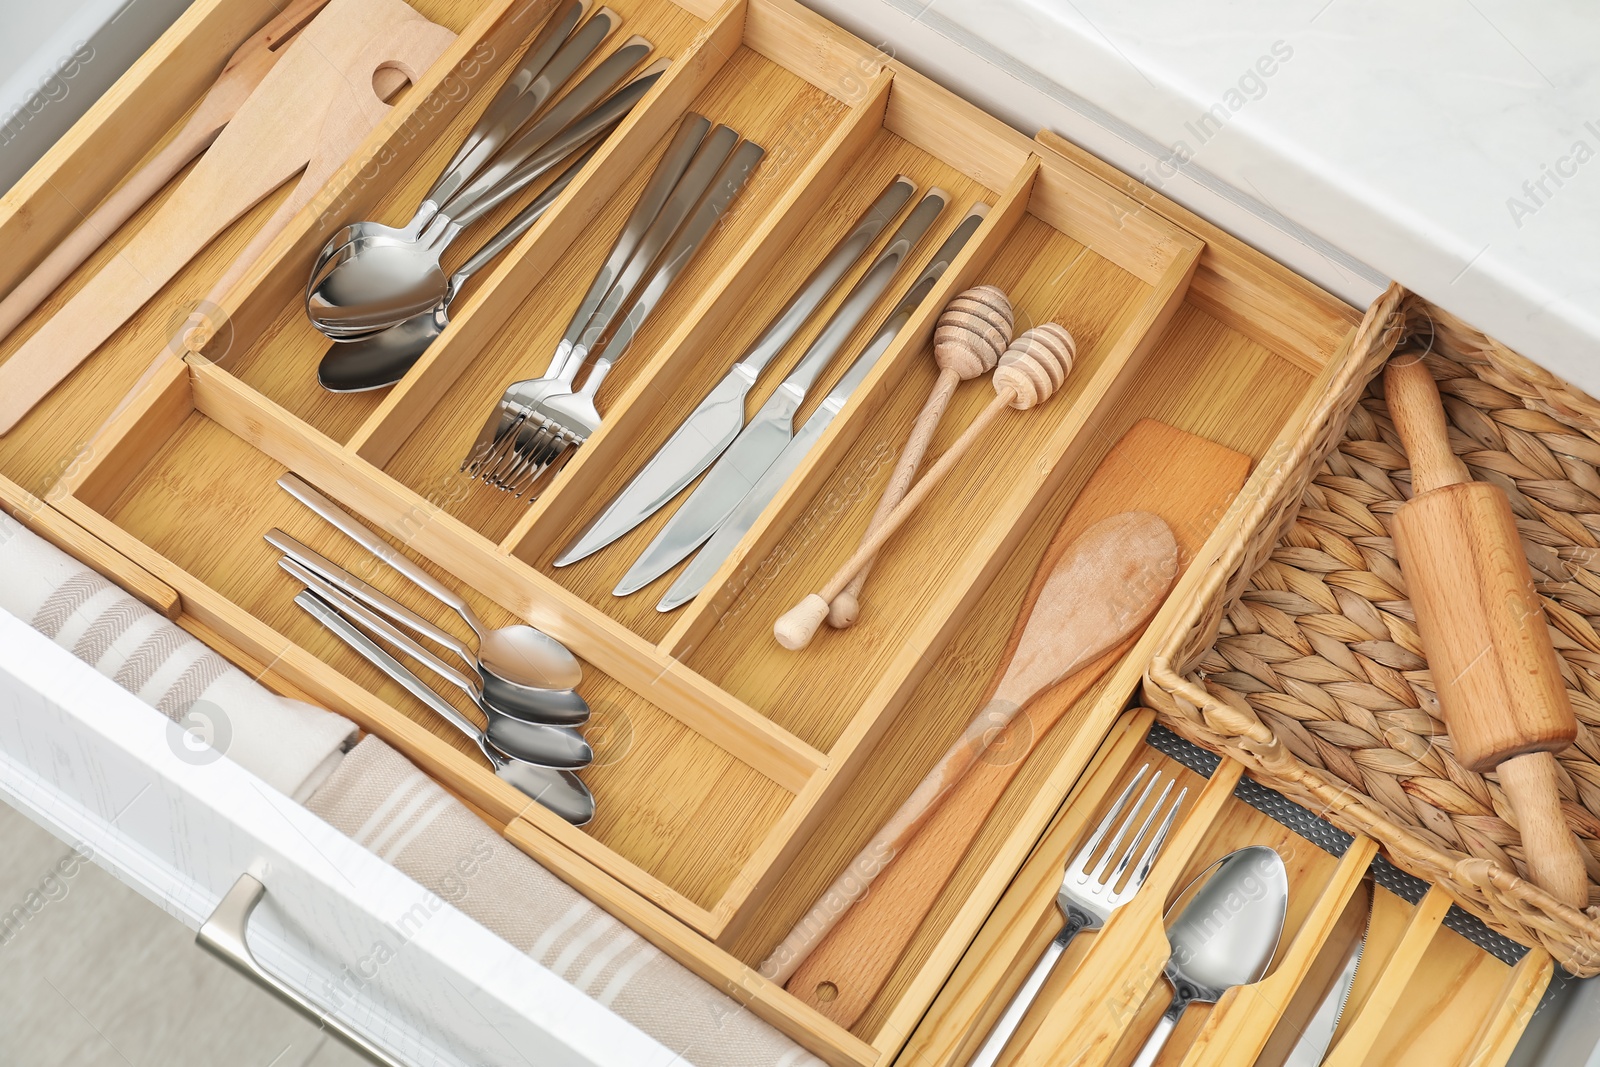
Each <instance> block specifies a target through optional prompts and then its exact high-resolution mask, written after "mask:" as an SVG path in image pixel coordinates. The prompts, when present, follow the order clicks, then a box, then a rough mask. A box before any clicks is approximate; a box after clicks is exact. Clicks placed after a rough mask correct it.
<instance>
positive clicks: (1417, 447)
mask: <svg viewBox="0 0 1600 1067" xmlns="http://www.w3.org/2000/svg"><path fill="white" fill-rule="evenodd" d="M1383 386H1384V395H1385V398H1386V400H1387V402H1388V405H1389V416H1390V418H1391V419H1393V420H1394V427H1395V430H1396V431H1397V432H1398V433H1399V435H1400V441H1401V443H1402V444H1404V445H1405V449H1406V454H1407V455H1408V456H1409V457H1410V460H1411V488H1412V498H1411V499H1410V500H1409V501H1407V502H1406V504H1405V506H1404V507H1402V508H1401V509H1400V510H1399V511H1398V512H1396V513H1395V516H1394V526H1393V533H1394V542H1395V549H1396V554H1397V555H1398V556H1399V560H1400V570H1401V572H1402V573H1403V574H1404V575H1405V576H1406V584H1407V586H1408V588H1409V590H1410V594H1411V604H1412V607H1413V609H1414V610H1415V611H1416V615H1417V630H1418V632H1419V633H1420V634H1421V637H1422V645H1423V648H1424V650H1425V651H1426V652H1427V656H1428V665H1429V668H1430V671H1431V673H1432V675H1433V683H1434V688H1435V690H1436V691H1437V693H1438V695H1439V708H1440V710H1441V711H1442V712H1443V714H1444V717H1445V724H1446V725H1447V726H1448V727H1449V729H1450V739H1451V743H1452V746H1453V748H1454V750H1455V756H1456V759H1457V760H1458V761H1459V762H1460V763H1461V765H1462V766H1464V767H1466V768H1468V769H1469V770H1474V771H1479V772H1487V771H1492V770H1495V769H1496V768H1498V769H1499V774H1500V784H1501V786H1503V787H1504V788H1505V791H1506V797H1507V799H1509V800H1510V802H1511V807H1512V809H1513V810H1514V811H1515V812H1516V816H1517V822H1518V824H1519V826H1518V828H1519V829H1520V830H1521V832H1522V854H1523V859H1524V862H1526V863H1527V865H1528V872H1529V874H1530V875H1532V877H1533V881H1534V882H1536V883H1537V884H1539V885H1541V886H1543V887H1544V888H1545V889H1546V890H1548V891H1549V892H1550V894H1551V895H1552V896H1554V897H1555V898H1556V899H1557V900H1560V901H1562V902H1564V903H1566V904H1570V905H1572V906H1573V907H1576V908H1582V907H1584V906H1586V905H1587V904H1588V901H1589V877H1588V874H1587V873H1586V871H1585V869H1584V861H1583V853H1582V851H1581V849H1580V846H1579V844H1578V841H1577V838H1575V837H1574V836H1573V833H1572V829H1571V828H1570V827H1569V826H1568V825H1567V821H1566V817H1565V816H1563V815H1562V813H1561V794H1560V790H1559V786H1558V782H1559V771H1558V769H1557V767H1556V759H1555V756H1554V755H1553V753H1555V752H1559V751H1560V750H1561V749H1563V748H1566V747H1567V746H1568V745H1569V744H1571V743H1572V741H1573V739H1574V738H1576V737H1577V730H1578V724H1577V719H1576V718H1575V717H1574V716H1573V713H1572V705H1571V703H1570V702H1569V700H1568V699H1567V687H1566V684H1565V683H1564V682H1563V681H1562V678H1561V668H1560V666H1559V665H1558V664H1557V662H1556V653H1555V648H1554V646H1552V644H1551V643H1550V633H1549V630H1548V628H1547V625H1546V623H1545V617H1544V609H1543V607H1542V606H1541V605H1540V603H1539V594H1538V593H1537V592H1536V591H1535V590H1534V588H1533V575H1532V573H1531V572H1530V570H1529V569H1528V560H1527V557H1526V556H1525V555H1524V554H1523V550H1522V542H1521V540H1520V538H1519V536H1518V534H1517V523H1516V518H1515V516H1513V515H1512V513H1511V502H1510V501H1509V500H1507V499H1506V495H1505V493H1504V492H1503V491H1502V490H1501V489H1500V488H1499V487H1498V486H1495V485H1491V484H1489V483H1487V482H1475V481H1473V480H1472V475H1471V474H1469V473H1468V472H1467V468H1466V466H1465V465H1464V464H1463V463H1462V462H1461V461H1460V460H1459V459H1457V458H1456V456H1455V454H1454V453H1453V452H1452V451H1451V450H1450V440H1449V434H1448V429H1447V427H1446V423H1445V414H1444V407H1443V405H1442V404H1441V403H1440V401H1439V387H1438V386H1437V385H1436V384H1435V383H1434V380H1433V375H1432V374H1431V373H1430V372H1429V371H1428V368H1427V367H1426V366H1425V365H1424V364H1423V362H1422V360H1421V358H1420V357H1418V356H1415V355H1412V356H1404V355H1402V356H1399V357H1397V358H1395V359H1394V360H1391V361H1390V363H1389V367H1388V369H1387V370H1386V371H1385V372H1384V377H1383Z"/></svg>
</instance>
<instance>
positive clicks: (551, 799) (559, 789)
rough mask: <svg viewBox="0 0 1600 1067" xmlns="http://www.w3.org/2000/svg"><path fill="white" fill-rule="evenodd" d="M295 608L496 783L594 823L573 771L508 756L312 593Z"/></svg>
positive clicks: (574, 819)
mask: <svg viewBox="0 0 1600 1067" xmlns="http://www.w3.org/2000/svg"><path fill="white" fill-rule="evenodd" d="M294 602H295V603H296V604H298V605H300V607H301V608H303V609H304V610H305V611H306V612H308V613H309V614H310V615H311V616H312V617H313V618H315V619H316V620H317V621H318V622H320V623H321V624H322V625H323V626H325V627H327V628H328V630H330V631H331V632H332V633H333V634H334V635H335V636H336V637H338V638H339V639H340V640H341V641H343V642H344V643H345V644H346V645H348V646H349V647H350V648H351V649H353V650H355V651H356V652H357V653H358V654H360V655H361V656H362V658H364V659H365V660H367V662H369V663H371V664H372V665H373V666H375V667H377V668H378V669H379V670H381V671H383V672H384V673H385V674H387V675H388V676H389V677H390V678H393V679H394V680H395V681H397V682H399V683H400V684H401V685H402V686H404V687H405V689H406V690H407V691H408V692H409V693H411V695H412V696H414V697H416V698H417V699H418V700H420V701H422V702H423V703H424V704H426V705H428V707H429V708H431V709H432V710H433V711H435V712H437V713H438V714H439V716H440V717H441V718H443V719H444V720H445V721H446V722H448V723H450V724H451V725H452V726H454V727H455V728H456V729H458V730H460V731H461V732H462V733H464V734H466V735H467V737H469V738H471V739H472V741H473V742H474V743H475V744H477V746H478V748H479V750H480V751H481V752H482V753H483V755H484V758H485V759H487V760H488V761H489V763H490V765H491V766H492V767H494V772H495V774H496V775H497V776H498V777H500V778H502V779H504V780H505V781H507V782H509V783H511V784H512V785H514V786H516V787H517V788H518V789H520V790H521V791H522V792H523V793H525V794H526V795H527V796H529V797H531V798H532V799H534V800H536V801H538V802H539V803H540V804H542V805H544V806H545V807H547V808H549V809H550V810H551V811H553V812H555V813H556V814H557V815H559V816H561V817H562V818H563V819H566V820H567V821H568V822H570V823H572V824H573V825H575V826H582V825H584V824H585V823H587V822H589V821H590V820H591V819H593V818H594V811H595V801H594V795H593V794H592V793H590V792H589V789H588V787H587V786H585V785H584V784H583V781H582V779H580V778H579V777H578V776H577V775H575V774H573V773H572V772H571V771H569V770H564V769H561V768H556V767H547V766H541V765H539V764H536V763H529V762H526V761H524V760H519V759H514V758H512V757H510V756H507V755H506V754H505V753H504V752H502V751H501V750H500V749H499V748H498V747H496V746H495V745H494V744H492V743H491V742H490V740H489V737H488V735H487V733H486V732H485V731H483V730H481V729H479V728H478V727H477V726H476V725H475V724H474V723H473V722H472V721H471V720H470V719H468V718H467V717H466V716H465V715H463V714H461V712H459V711H457V710H456V708H455V705H453V704H451V703H450V702H449V701H448V700H445V699H444V698H443V697H441V696H439V694H437V693H435V692H434V691H433V690H432V689H429V688H428V687H427V686H426V685H424V684H423V682H422V680H421V679H420V678H418V677H417V676H416V675H415V674H413V673H411V671H409V670H407V669H406V668H405V667H404V666H403V665H402V664H401V663H400V662H399V661H398V660H396V659H395V658H394V657H393V656H391V655H389V654H388V653H387V652H385V651H384V650H383V649H382V648H380V647H379V646H378V645H377V643H376V642H374V641H373V640H372V639H371V638H369V637H367V635H366V634H364V633H362V632H361V630H360V629H359V628H357V627H356V625H355V624H354V623H352V622H350V621H349V620H348V619H346V618H345V617H344V616H343V615H341V614H339V612H337V611H336V610H334V609H333V608H332V607H331V606H329V604H328V603H327V601H325V600H323V599H322V598H320V597H318V596H317V595H316V594H315V593H313V592H311V591H310V590H302V591H301V592H300V593H299V594H297V595H296V596H295V598H294Z"/></svg>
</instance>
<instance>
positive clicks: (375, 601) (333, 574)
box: [266, 530, 589, 726]
mask: <svg viewBox="0 0 1600 1067" xmlns="http://www.w3.org/2000/svg"><path fill="white" fill-rule="evenodd" d="M266 541H267V543H268V544H269V545H271V546H272V547H273V548H275V549H277V550H278V551H279V552H282V553H283V559H282V560H280V561H279V565H280V566H282V567H283V568H284V569H285V570H287V571H289V573H291V574H293V575H295V576H296V577H298V578H301V580H302V581H304V580H305V579H304V576H303V574H302V573H301V572H306V573H309V574H310V575H312V576H313V577H314V578H315V579H316V580H317V582H318V583H320V585H326V586H329V587H331V588H333V589H334V590H336V591H337V592H338V594H339V595H341V596H344V597H348V598H350V599H352V600H354V601H356V602H357V603H358V604H360V605H361V606H362V607H363V608H365V609H367V610H370V611H374V612H377V613H378V614H379V615H381V616H383V617H384V618H385V619H386V620H388V621H389V622H391V623H394V624H397V625H399V626H403V627H405V628H406V629H408V630H410V631H411V632H412V633H413V634H416V635H417V636H419V637H422V638H424V639H426V640H428V641H432V642H433V643H434V644H436V645H438V646H440V647H441V648H443V649H444V650H445V651H446V652H449V653H450V654H451V655H453V656H455V657H456V658H457V659H458V660H460V661H461V663H462V665H463V666H464V667H465V668H466V669H467V672H468V676H469V679H468V680H469V682H470V683H471V684H473V685H474V686H476V688H477V689H479V690H480V691H481V692H482V694H483V699H485V700H486V701H488V702H489V703H490V704H493V705H494V706H495V707H496V708H497V709H498V710H500V711H502V712H504V713H505V714H507V715H510V716H512V717H513V718H517V719H526V720H527V721H528V722H542V723H548V724H549V725H551V726H582V725H583V724H584V723H586V722H588V721H589V704H588V701H586V700H584V699H583V697H581V696H580V695H578V692H577V691H576V690H574V689H540V688H535V687H533V686H526V685H518V684H517V683H515V682H508V681H506V680H505V679H504V678H501V677H500V676H499V675H498V674H495V673H494V672H493V671H491V670H488V669H487V668H485V667H484V666H482V665H481V664H480V663H479V661H478V657H477V656H476V655H475V654H473V652H472V650H471V649H469V648H467V646H466V645H465V644H463V643H462V642H461V641H459V640H457V639H456V636H455V635H454V634H452V633H450V632H449V631H448V630H444V629H441V628H439V627H437V626H435V625H434V624H433V623H431V622H429V621H428V620H427V619H424V618H423V617H422V616H420V615H418V614H417V613H416V612H414V611H412V610H411V609H410V608H408V607H406V606H405V605H404V604H401V603H400V602H399V601H397V600H395V599H394V598H393V597H390V596H388V595H386V594H384V593H382V592H380V591H378V590H377V589H374V588H373V587H372V586H370V585H368V584H367V583H366V582H364V581H362V580H361V579H360V578H357V577H356V576H355V575H353V574H351V573H350V572H349V571H347V570H345V569H344V568H343V567H341V566H339V565H338V564H337V563H334V562H333V561H332V560H330V559H328V558H327V557H325V556H323V555H322V554H321V553H320V552H317V551H316V550H315V549H313V548H311V547H309V546H307V545H305V544H302V543H301V542H300V541H298V540H296V539H295V538H293V537H291V536H289V535H288V534H286V533H284V532H283V531H282V530H271V531H269V532H268V533H267V536H266ZM307 584H311V583H307ZM320 585H319V586H318V587H317V590H316V591H317V592H318V593H321V592H322V589H321V587H320ZM324 598H325V599H331V598H328V597H324ZM346 614H349V613H348V612H347V613H346ZM369 629H370V627H369ZM390 643H391V644H395V643H396V642H390ZM430 655H431V653H430ZM429 666H430V668H431V667H432V665H431V664H430V665H429ZM434 673H435V674H440V675H443V674H444V672H443V671H439V670H435V671H434Z"/></svg>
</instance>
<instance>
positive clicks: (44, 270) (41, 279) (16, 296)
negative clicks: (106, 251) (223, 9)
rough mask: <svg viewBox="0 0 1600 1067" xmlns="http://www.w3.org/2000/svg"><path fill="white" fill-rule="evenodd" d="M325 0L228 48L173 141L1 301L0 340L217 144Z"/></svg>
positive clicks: (292, 9)
mask: <svg viewBox="0 0 1600 1067" xmlns="http://www.w3.org/2000/svg"><path fill="white" fill-rule="evenodd" d="M327 3H328V0H294V2H293V3H291V4H289V5H288V6H287V7H285V8H284V9H283V10H282V11H280V12H278V14H277V15H276V16H275V17H274V18H273V19H272V21H270V22H268V23H267V24H266V25H265V26H263V27H261V28H260V29H259V30H257V31H256V32H255V33H253V34H251V35H250V37H249V38H247V39H246V40H245V42H244V44H241V45H240V46H239V47H238V48H236V49H234V51H233V55H231V56H229V57H228V62H227V64H226V65H225V66H224V67H223V68H222V73H221V74H218V75H217V80H216V81H214V82H212V83H211V88H210V89H208V90H206V95H205V96H204V97H202V98H201V100H200V106H199V107H197V108H195V110H194V113H193V114H191V115H190V116H189V121H188V122H185V123H184V124H183V128H182V129H180V130H179V131H178V132H177V133H176V134H174V135H173V138H172V140H170V141H168V142H167V143H166V144H165V145H163V146H162V148H161V150H160V151H159V152H157V153H156V154H155V155H154V156H152V157H151V158H150V160H149V161H148V162H147V163H145V165H144V166H142V167H140V168H139V169H138V170H136V171H134V172H133V174H132V175H130V176H129V177H128V179H127V180H126V181H124V182H123V183H122V184H121V185H120V186H118V187H117V188H116V190H115V191H113V192H112V193H111V195H110V196H108V197H106V198H105V200H103V201H102V202H101V203H100V206H99V207H97V208H95V209H94V211H92V212H90V213H89V215H88V217H87V218H85V219H84V220H83V221H82V222H81V223H79V224H78V228H77V229H75V230H73V231H72V232H71V233H69V234H68V235H67V236H66V238H65V239H63V240H62V242H61V243H60V244H58V245H56V247H55V248H54V249H52V250H51V251H50V254H49V255H47V256H45V257H44V259H42V260H40V262H39V265H38V266H37V267H34V268H33V270H32V271H31V272H29V274H28V276H27V277H25V278H23V279H22V281H20V282H18V283H17V285H16V288H14V289H12V290H11V292H10V293H8V294H7V295H6V298H5V299H4V300H0V337H4V336H5V335H6V334H9V333H10V332H11V331H12V330H14V329H16V328H17V327H18V326H19V325H21V323H22V320H23V319H25V318H27V317H28V316H29V315H31V314H32V313H33V310H34V309H35V308H37V307H38V306H39V305H40V304H41V303H43V302H44V299H45V298H46V297H47V296H49V295H50V294H51V293H53V292H55V291H56V287H57V286H59V285H60V284H61V283H62V282H64V281H66V280H67V278H68V276H69V275H71V274H72V272H73V271H75V270H77V269H78V268H79V267H80V266H82V265H83V262H84V260H86V259H88V258H89V257H90V256H92V255H94V253H95V250H96V249H98V248H99V247H100V246H101V245H102V244H104V243H105V242H106V240H107V239H108V238H109V237H110V236H111V235H112V234H113V233H116V232H117V230H118V229H120V228H121V226H122V224H123V223H125V222H127V221H128V219H130V218H132V217H133V213H134V212H136V211H138V210H139V208H141V207H143V206H144V204H145V203H146V202H147V201H148V200H149V199H150V198H151V197H152V196H155V195H156V194H157V193H159V192H160V191H161V190H162V189H163V188H164V187H165V186H166V184H167V183H168V182H169V181H171V180H172V179H173V177H174V176H175V175H177V173H178V172H179V171H180V170H182V169H183V168H184V167H186V166H188V164H189V161H190V160H192V159H194V157H195V156H198V155H199V154H200V153H201V152H204V151H205V150H206V148H207V147H209V146H210V144H211V142H212V141H214V140H216V139H217V134H219V133H221V132H222V128H223V127H224V126H226V125H227V124H228V123H229V121H231V120H232V119H233V116H234V115H235V114H236V113H237V112H238V110H239V106H240V105H241V104H243V103H244V102H245V100H246V99H247V98H248V97H249V96H250V94H251V93H252V92H254V91H255V88H256V86H257V85H260V84H261V79H262V78H265V77H266V76H267V71H269V70H271V69H272V67H273V64H275V63H277V61H278V57H279V56H280V55H282V54H283V46H284V45H285V44H287V43H288V42H289V40H290V38H292V37H293V36H294V35H295V34H296V33H297V32H299V30H300V29H301V28H302V27H304V26H305V24H306V23H307V22H310V21H311V19H312V18H313V17H314V16H315V15H316V13H317V12H319V11H321V10H322V9H323V7H325V6H326V5H327ZM385 73H386V74H387V75H390V76H391V77H392V78H393V79H394V80H393V82H392V83H391V85H390V91H391V92H392V91H393V90H394V89H397V88H399V87H400V74H399V72H398V71H396V72H392V73H391V72H385ZM385 95H387V94H385Z"/></svg>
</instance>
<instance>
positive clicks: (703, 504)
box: [612, 189, 949, 596]
mask: <svg viewBox="0 0 1600 1067" xmlns="http://www.w3.org/2000/svg"><path fill="white" fill-rule="evenodd" d="M948 200H949V195H948V194H947V193H945V192H944V190H942V189H932V190H930V191H929V192H928V194H927V195H926V196H924V197H923V198H922V202H921V203H919V204H918V205H917V206H916V208H915V209H913V210H912V212H911V214H910V215H909V216H907V217H906V220H905V221H904V222H902V223H901V224H900V228H899V229H898V230H896V231H895V235H894V239H893V240H891V241H890V242H889V245H888V247H886V248H885V249H884V250H883V251H882V252H881V253H879V255H878V258H877V259H876V260H875V261H874V262H873V264H872V266H871V267H869V268H868V269H867V272H866V274H864V275H863V276H862V277H861V279H860V280H859V281H857V282H856V284H855V286H854V287H853V288H852V289H851V290H850V294H849V295H848V296H846V297H845V299H844V303H842V304H840V305H839V308H838V310H836V311H835V312H834V313H833V317H832V318H831V319H830V320H829V321H828V324H827V325H826V326H825V327H823V329H822V333H821V334H819V335H818V337H817V339H816V340H815V341H813V342H812V343H811V347H810V348H809V349H807V350H806V354H805V355H804V356H802V357H801V359H800V362H799V363H798V364H797V365H796V366H795V368H794V370H793V371H791V372H790V373H789V376H788V377H787V378H785V379H784V380H783V382H782V383H781V384H779V386H778V388H777V389H776V390H774V391H773V394H772V395H771V396H770V397H768V398H767V402H766V403H765V404H763V405H761V409H760V410H759V411H757V412H756V414H755V417H754V418H752V419H751V420H750V424H749V425H748V426H746V427H745V428H744V429H743V430H742V431H741V432H740V433H739V436H738V437H737V438H735V439H734V442H733V444H731V445H729V446H728V449H727V451H726V452H725V453H724V454H723V456H722V458H721V459H719V460H717V462H716V465H715V466H713V467H712V468H711V471H710V473H708V474H707V475H706V476H705V479H704V480H703V481H701V483H700V484H699V485H698V486H696V487H695V491H694V492H693V493H692V494H690V496H689V499H688V500H686V501H684V503H683V506H682V507H681V508H679V509H678V510H677V512H676V513H675V514H674V515H673V516H672V518H671V519H670V520H668V522H667V524H666V525H665V526H664V527H662V529H661V532H660V533H658V534H657V535H656V537H655V540H653V541H651V542H650V544H649V545H648V546H647V547H646V548H645V550H644V552H642V553H641V554H640V556H639V558H638V559H636V560H635V561H634V563H633V566H632V567H630V568H629V569H628V573H627V574H624V575H623V576H622V580H621V581H620V582H618V583H617V587H616V588H615V589H613V590H612V593H613V595H615V596H627V595H628V594H629V593H633V592H636V591H637V590H639V589H642V588H644V587H645V586H647V585H649V584H650V583H651V582H653V581H655V580H656V579H657V578H659V577H661V576H662V575H663V574H665V573H667V571H669V570H671V569H672V568H673V567H675V566H677V565H678V563H680V562H681V561H682V560H683V559H684V557H686V556H688V555H689V553H691V552H693V551H694V550H695V549H696V548H698V547H700V545H701V544H703V543H704V542H705V540H706V538H708V537H710V536H711V535H712V534H714V533H716V532H717V527H718V526H720V525H721V524H722V521H723V520H724V519H726V518H727V517H728V515H729V514H731V513H732V511H733V509H734V508H736V507H738V506H739V501H740V500H742V499H744V495H745V494H746V493H748V492H749V491H750V487H751V486H752V485H754V484H755V483H756V481H757V480H758V479H760V477H761V475H762V474H763V473H764V472H765V471H766V469H767V468H768V467H769V466H771V465H772V461H773V460H775V459H777V458H778V454H779V453H780V452H782V451H783V449H784V447H785V446H786V445H788V443H789V439H790V438H791V437H793V436H794V415H795V412H796V411H798V410H799V409H800V404H801V403H802V402H803V401H804V400H805V397H806V393H807V391H808V390H809V389H810V388H811V385H812V383H813V382H815V381H816V379H817V377H818V375H820V374H821V373H822V371H823V369H824V368H826V367H827V365H828V364H829V363H830V362H831V361H832V360H833V358H834V357H835V356H836V355H838V353H839V351H840V349H842V348H843V347H844V343H845V341H847V340H848V339H849V337H850V334H851V333H853V332H854V331H855V328H856V327H857V326H859V325H860V324H861V320H862V319H864V318H866V317H867V312H869V311H871V310H872V305H873V304H875V303H877V301H878V298H879V297H880V296H882V295H883V293H884V291H885V290H886V289H888V288H889V285H890V283H891V282H893V281H894V277H895V275H896V274H897V273H899V270H900V267H901V265H902V264H903V263H904V262H905V260H906V257H907V256H908V255H910V253H911V249H912V248H913V247H915V245H916V243H917V242H918V241H919V240H921V239H922V236H923V234H925V233H926V232H927V231H928V228H929V227H930V226H932V225H933V221H934V219H936V218H938V216H939V214H940V212H942V211H943V210H944V206H945V204H946V203H947V202H948Z"/></svg>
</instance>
